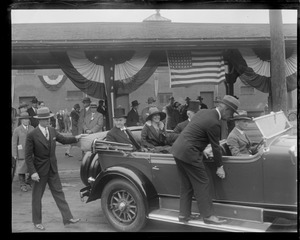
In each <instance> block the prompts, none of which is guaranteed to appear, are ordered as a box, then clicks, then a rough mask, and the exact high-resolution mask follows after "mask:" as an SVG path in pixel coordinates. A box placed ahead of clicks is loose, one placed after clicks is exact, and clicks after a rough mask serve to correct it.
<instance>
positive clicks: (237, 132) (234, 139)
mask: <svg viewBox="0 0 300 240" xmlns="http://www.w3.org/2000/svg"><path fill="white" fill-rule="evenodd" d="M232 120H233V121H234V124H235V127H234V128H233V129H232V131H231V132H230V134H229V135H228V137H227V145H228V147H229V149H230V152H231V154H232V156H242V155H247V156H249V154H255V153H254V152H253V150H254V149H252V148H251V146H252V143H251V141H250V139H249V137H248V136H247V134H246V133H245V132H244V130H245V129H247V126H248V123H249V122H250V121H252V119H251V118H250V117H248V116H247V112H246V111H243V112H240V114H235V115H233V118H232Z"/></svg>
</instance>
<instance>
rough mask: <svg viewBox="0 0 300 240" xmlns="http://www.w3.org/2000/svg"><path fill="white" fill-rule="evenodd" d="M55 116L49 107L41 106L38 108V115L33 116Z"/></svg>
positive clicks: (40, 117) (43, 117)
mask: <svg viewBox="0 0 300 240" xmlns="http://www.w3.org/2000/svg"><path fill="white" fill-rule="evenodd" d="M53 116H54V114H53V113H50V110H49V108H47V107H41V108H39V109H38V110H37V115H36V116H33V117H34V118H37V119H47V118H51V117H53Z"/></svg>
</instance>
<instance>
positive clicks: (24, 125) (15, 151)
mask: <svg viewBox="0 0 300 240" xmlns="http://www.w3.org/2000/svg"><path fill="white" fill-rule="evenodd" d="M29 119H30V116H29V114H28V113H27V112H22V113H21V114H20V117H19V120H20V122H21V124H20V126H18V127H17V128H15V130H14V132H13V136H12V157H13V158H14V159H15V160H16V163H17V166H16V173H17V174H18V176H19V182H20V188H21V190H22V191H23V192H27V190H28V186H27V183H28V184H29V185H30V181H28V182H27V181H26V174H28V170H27V165H26V162H25V141H26V136H27V133H29V132H31V131H32V130H33V129H34V127H32V126H31V125H29V121H30V120H29Z"/></svg>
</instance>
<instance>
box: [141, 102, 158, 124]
mask: <svg viewBox="0 0 300 240" xmlns="http://www.w3.org/2000/svg"><path fill="white" fill-rule="evenodd" d="M155 102H156V100H155V99H154V98H153V97H148V100H147V103H148V106H147V107H145V108H144V109H143V110H142V113H141V118H142V122H143V124H144V123H145V122H146V118H147V117H148V114H149V108H150V107H155Z"/></svg>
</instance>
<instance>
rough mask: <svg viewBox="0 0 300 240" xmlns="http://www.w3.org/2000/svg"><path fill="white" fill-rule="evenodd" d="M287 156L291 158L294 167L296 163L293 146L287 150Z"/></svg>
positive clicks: (295, 151) (295, 150) (295, 148)
mask: <svg viewBox="0 0 300 240" xmlns="http://www.w3.org/2000/svg"><path fill="white" fill-rule="evenodd" d="M289 154H290V156H291V162H292V164H293V165H296V163H297V147H296V146H295V145H294V146H291V147H290V148H289Z"/></svg>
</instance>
